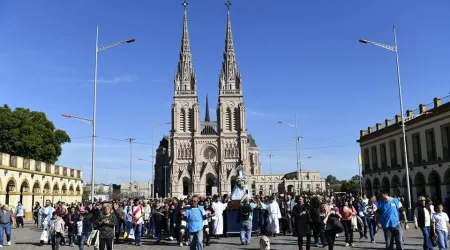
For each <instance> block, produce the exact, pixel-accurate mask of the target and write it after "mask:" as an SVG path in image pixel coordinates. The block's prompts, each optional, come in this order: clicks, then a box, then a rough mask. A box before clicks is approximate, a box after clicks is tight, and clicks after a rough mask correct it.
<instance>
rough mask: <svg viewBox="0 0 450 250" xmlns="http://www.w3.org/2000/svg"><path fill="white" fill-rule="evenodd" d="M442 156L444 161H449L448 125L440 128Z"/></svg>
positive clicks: (449, 141)
mask: <svg viewBox="0 0 450 250" xmlns="http://www.w3.org/2000/svg"><path fill="white" fill-rule="evenodd" d="M441 137H442V155H443V156H444V159H450V124H446V125H444V126H442V127H441Z"/></svg>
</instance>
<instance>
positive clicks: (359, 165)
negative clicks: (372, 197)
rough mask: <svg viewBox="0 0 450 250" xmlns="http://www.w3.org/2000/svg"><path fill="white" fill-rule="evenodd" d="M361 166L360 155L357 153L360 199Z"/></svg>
mask: <svg viewBox="0 0 450 250" xmlns="http://www.w3.org/2000/svg"><path fill="white" fill-rule="evenodd" d="M361 166H362V158H361V153H358V176H359V191H360V192H361V193H360V194H359V195H361V197H362V195H363V186H362V175H361Z"/></svg>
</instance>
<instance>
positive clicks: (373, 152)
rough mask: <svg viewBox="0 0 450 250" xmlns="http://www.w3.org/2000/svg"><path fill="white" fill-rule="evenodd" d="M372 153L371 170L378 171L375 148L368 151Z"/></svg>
mask: <svg viewBox="0 0 450 250" xmlns="http://www.w3.org/2000/svg"><path fill="white" fill-rule="evenodd" d="M370 151H372V152H371V153H372V169H373V170H376V169H378V155H377V147H376V146H374V147H372V148H371V149H370Z"/></svg>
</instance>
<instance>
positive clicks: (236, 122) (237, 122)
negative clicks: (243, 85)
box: [233, 108, 241, 131]
mask: <svg viewBox="0 0 450 250" xmlns="http://www.w3.org/2000/svg"><path fill="white" fill-rule="evenodd" d="M239 113H240V112H239V108H235V109H234V115H233V125H234V130H235V131H239V130H240V123H241V121H240V119H239V118H240V117H239Z"/></svg>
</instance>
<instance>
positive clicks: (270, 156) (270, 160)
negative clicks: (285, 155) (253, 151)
mask: <svg viewBox="0 0 450 250" xmlns="http://www.w3.org/2000/svg"><path fill="white" fill-rule="evenodd" d="M267 156H269V167H270V174H272V157H273V156H274V155H273V154H272V153H270V154H268V155H267ZM272 189H273V190H275V182H274V183H272Z"/></svg>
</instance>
